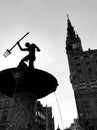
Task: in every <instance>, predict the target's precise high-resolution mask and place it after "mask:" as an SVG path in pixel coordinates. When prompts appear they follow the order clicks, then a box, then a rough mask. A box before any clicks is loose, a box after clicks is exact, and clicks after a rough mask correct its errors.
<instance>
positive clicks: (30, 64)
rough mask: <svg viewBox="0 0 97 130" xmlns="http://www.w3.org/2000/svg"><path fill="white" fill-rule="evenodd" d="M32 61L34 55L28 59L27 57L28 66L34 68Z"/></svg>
mask: <svg viewBox="0 0 97 130" xmlns="http://www.w3.org/2000/svg"><path fill="white" fill-rule="evenodd" d="M34 61H35V57H30V59H29V67H30V68H34Z"/></svg>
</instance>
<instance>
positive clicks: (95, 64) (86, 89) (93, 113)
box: [66, 17, 97, 130]
mask: <svg viewBox="0 0 97 130" xmlns="http://www.w3.org/2000/svg"><path fill="white" fill-rule="evenodd" d="M67 18H68V19H67V36H66V53H67V57H68V64H69V69H70V82H71V84H72V87H73V90H74V97H75V101H76V106H77V112H78V119H79V123H80V126H81V128H82V130H97V49H95V50H91V49H88V50H87V51H83V48H82V44H81V39H80V38H79V36H78V34H76V32H75V30H74V27H73V26H72V24H71V22H70V19H69V17H67Z"/></svg>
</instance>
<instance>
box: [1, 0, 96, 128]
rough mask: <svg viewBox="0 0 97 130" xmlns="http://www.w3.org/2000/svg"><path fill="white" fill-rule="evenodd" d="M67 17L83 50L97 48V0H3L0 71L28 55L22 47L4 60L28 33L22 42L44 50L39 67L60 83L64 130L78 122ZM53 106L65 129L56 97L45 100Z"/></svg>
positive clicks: (39, 59)
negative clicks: (67, 35)
mask: <svg viewBox="0 0 97 130" xmlns="http://www.w3.org/2000/svg"><path fill="white" fill-rule="evenodd" d="M67 14H69V17H70V20H71V23H72V25H73V26H74V28H75V31H76V32H77V33H78V35H79V37H80V38H81V41H82V45H83V49H84V50H87V49H88V48H91V49H94V48H97V0H0V60H1V62H0V70H3V69H7V68H11V67H16V66H17V65H18V63H19V61H20V60H21V58H23V57H24V56H25V55H26V53H24V52H21V51H20V50H19V48H18V47H15V49H14V50H12V53H11V55H10V56H8V57H7V58H4V57H3V53H4V52H5V51H6V49H10V48H11V47H12V46H13V45H14V44H15V43H16V41H18V40H19V39H20V38H21V37H22V36H23V35H24V34H25V33H26V32H30V35H28V36H27V37H25V39H23V40H22V42H21V45H22V46H23V47H24V43H25V42H35V43H36V44H37V45H38V46H39V47H40V49H41V52H40V53H37V54H36V56H37V60H36V61H35V67H36V68H38V69H42V70H45V71H48V72H49V73H51V74H53V75H54V76H55V77H56V78H57V80H58V83H59V86H58V88H57V90H56V95H57V98H58V101H59V105H60V109H61V113H62V119H63V124H64V128H65V127H66V126H69V125H70V124H71V122H73V119H74V118H77V110H76V104H75V99H74V93H73V89H72V86H71V84H70V80H69V67H68V61H67V55H66V51H65V41H66V31H67V30H66V29H67ZM41 102H42V103H43V105H44V106H45V105H46V104H47V105H48V106H52V109H53V115H54V117H55V125H56V127H57V126H58V125H59V126H60V127H61V128H62V123H61V118H60V114H59V110H58V105H57V103H56V99H55V96H54V94H50V95H49V96H47V97H45V98H43V99H41Z"/></svg>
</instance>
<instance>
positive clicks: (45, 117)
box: [0, 93, 55, 130]
mask: <svg viewBox="0 0 97 130" xmlns="http://www.w3.org/2000/svg"><path fill="white" fill-rule="evenodd" d="M16 111H17V105H16V103H15V101H14V99H13V98H9V97H7V96H6V95H3V94H2V93H0V130H9V126H10V125H11V124H10V121H11V117H12V116H14V113H15V112H16ZM35 126H36V129H37V130H55V127H54V117H53V116H52V107H47V106H45V107H43V105H42V104H41V102H40V101H37V102H36V104H35Z"/></svg>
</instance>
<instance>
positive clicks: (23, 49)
mask: <svg viewBox="0 0 97 130" xmlns="http://www.w3.org/2000/svg"><path fill="white" fill-rule="evenodd" d="M17 44H18V46H19V48H20V50H21V51H28V49H27V48H22V47H21V45H20V43H19V42H17Z"/></svg>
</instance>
